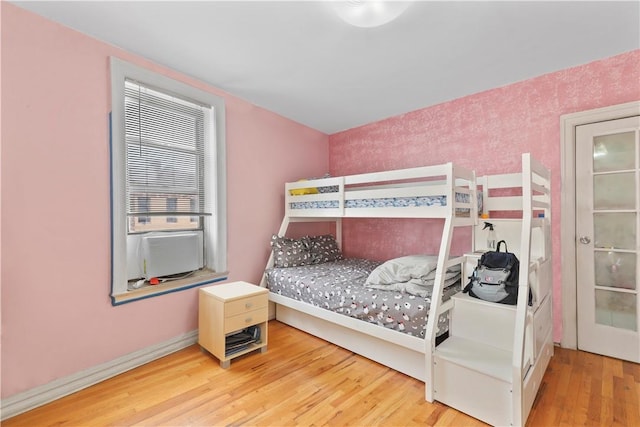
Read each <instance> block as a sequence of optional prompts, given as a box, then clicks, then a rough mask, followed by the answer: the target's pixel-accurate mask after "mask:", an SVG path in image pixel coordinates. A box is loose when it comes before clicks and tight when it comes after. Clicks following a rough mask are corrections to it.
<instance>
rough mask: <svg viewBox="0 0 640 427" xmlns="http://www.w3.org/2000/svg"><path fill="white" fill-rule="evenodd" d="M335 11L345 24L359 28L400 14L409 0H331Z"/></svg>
mask: <svg viewBox="0 0 640 427" xmlns="http://www.w3.org/2000/svg"><path fill="white" fill-rule="evenodd" d="M331 5H332V6H333V8H334V10H335V12H336V13H337V14H338V16H339V17H340V19H342V20H343V21H344V22H346V23H347V24H351V25H354V26H356V27H361V28H371V27H379V26H381V25H384V24H387V23H389V22H391V21H393V20H394V19H396V18H397V17H398V16H400V15H401V14H402V12H404V11H405V10H407V8H408V7H409V6H410V5H411V2H410V1H381V0H350V1H332V2H331Z"/></svg>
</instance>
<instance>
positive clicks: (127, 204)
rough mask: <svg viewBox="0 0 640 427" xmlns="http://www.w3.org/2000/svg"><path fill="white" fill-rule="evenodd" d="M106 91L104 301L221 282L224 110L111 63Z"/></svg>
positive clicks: (216, 102)
mask: <svg viewBox="0 0 640 427" xmlns="http://www.w3.org/2000/svg"><path fill="white" fill-rule="evenodd" d="M111 90H112V112H111V186H112V200H111V210H112V241H113V246H112V290H111V297H112V302H113V303H114V304H121V303H124V302H129V301H132V300H136V299H140V298H147V297H148V296H150V295H152V294H162V293H167V292H173V291H176V290H179V289H183V288H188V287H193V286H198V285H202V284H205V283H211V282H213V281H217V280H222V279H223V278H224V275H225V270H226V217H225V212H226V209H225V205H226V189H225V186H226V171H225V158H224V156H225V129H224V123H225V120H224V114H225V111H224V101H223V100H222V99H221V98H219V97H217V96H215V95H213V94H210V93H208V92H204V91H201V90H199V89H196V88H194V87H191V86H188V85H186V84H184V83H181V82H178V81H175V80H173V79H170V78H167V77H164V76H162V75H159V74H156V73H153V72H151V71H149V70H146V69H143V68H140V67H137V66H134V65H132V64H129V63H126V62H124V61H121V60H119V59H117V58H111ZM184 245H187V246H184ZM172 251H176V253H175V254H173V253H172ZM185 254H188V255H185ZM185 257H186V258H185ZM152 278H153V279H155V278H159V279H160V282H161V285H160V286H153V287H148V286H147V284H148V281H149V280H150V279H152ZM140 287H143V288H145V289H143V290H142V291H141V290H140Z"/></svg>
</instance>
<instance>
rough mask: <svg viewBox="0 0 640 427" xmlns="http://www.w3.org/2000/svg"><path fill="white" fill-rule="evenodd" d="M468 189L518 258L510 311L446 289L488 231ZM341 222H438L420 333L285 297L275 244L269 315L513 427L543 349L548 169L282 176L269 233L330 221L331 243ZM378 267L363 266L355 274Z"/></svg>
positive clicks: (535, 382) (523, 412)
mask: <svg viewBox="0 0 640 427" xmlns="http://www.w3.org/2000/svg"><path fill="white" fill-rule="evenodd" d="M478 188H481V189H482V193H481V195H482V197H481V198H480V199H481V200H482V203H481V205H482V208H481V209H482V212H483V213H484V214H486V215H488V216H489V218H490V219H487V221H491V222H492V223H493V224H494V227H495V231H496V233H497V235H498V239H504V240H506V241H507V242H508V245H509V248H510V250H511V251H512V252H515V253H516V255H517V256H518V258H519V259H520V265H521V266H520V276H519V296H518V304H517V306H505V305H503V304H495V303H487V302H485V301H481V300H477V299H474V298H471V297H469V296H468V295H467V294H462V293H455V294H454V295H451V287H450V286H447V285H451V284H450V282H448V281H447V279H448V278H450V277H451V276H450V271H451V270H455V269H456V266H460V269H461V270H462V277H463V280H464V278H466V277H467V276H469V275H470V273H471V271H472V269H473V267H474V265H475V263H476V262H477V259H478V258H479V256H480V254H481V253H482V252H483V251H484V250H486V235H485V233H486V231H483V230H482V228H483V225H484V224H483V220H479V219H478V213H479V212H478V204H477V203H476V201H477V195H476V191H477V190H478ZM514 189H516V190H515V192H514ZM504 190H507V191H506V192H505V191H504ZM483 216H485V215H483ZM348 217H362V218H364V217H366V218H437V219H441V220H444V226H443V233H442V236H441V239H440V249H439V252H438V254H437V256H436V257H435V261H434V262H435V270H434V271H433V282H432V286H431V289H430V291H429V293H428V295H427V297H426V302H427V303H428V304H427V306H426V307H424V310H426V311H427V312H428V315H425V316H424V320H425V321H426V325H425V327H424V334H407V333H403V332H402V331H398V330H394V329H391V328H388V327H385V325H384V324H383V325H380V324H379V323H378V324H376V323H375V322H374V323H371V322H366V321H365V322H363V321H362V320H360V319H357V318H355V317H352V316H351V315H350V314H351V313H344V312H335V311H330V310H327V309H326V308H325V307H323V306H322V304H313V303H308V302H304V301H302V300H301V299H300V298H296V296H287V295H285V294H283V293H282V292H280V291H278V290H277V285H270V284H268V283H267V281H268V280H267V278H268V276H269V274H270V273H273V271H274V252H276V251H272V253H271V255H270V257H269V261H268V263H267V268H266V270H265V272H266V274H265V276H264V278H263V280H262V282H261V285H262V286H268V287H271V286H273V287H274V289H272V291H271V292H270V300H271V301H272V302H274V303H275V307H276V319H278V320H279V321H281V322H283V323H286V324H289V325H291V326H293V327H296V328H298V329H301V330H303V331H306V332H308V333H311V334H312V335H315V336H318V337H320V338H323V339H325V340H327V341H330V342H332V343H335V344H337V345H339V346H341V347H344V348H346V349H349V350H351V351H353V352H355V353H357V354H360V355H363V356H365V357H367V358H369V359H372V360H374V361H377V362H379V363H381V364H383V365H386V366H388V367H390V368H392V369H395V370H397V371H400V372H403V373H405V374H407V375H409V376H412V377H414V378H417V379H419V380H421V381H424V382H425V383H426V384H425V398H426V400H428V401H430V402H433V401H434V400H437V401H440V402H442V403H445V404H447V405H449V406H452V407H454V408H456V409H459V410H460V411H462V412H465V413H467V414H469V415H471V416H473V417H476V418H478V419H481V420H483V421H485V422H488V423H490V424H494V425H523V424H524V423H525V421H526V418H527V416H528V413H529V411H530V409H531V406H532V404H533V399H534V398H535V395H536V393H537V390H538V388H539V386H540V382H541V379H542V375H543V374H544V371H545V369H546V367H547V365H548V363H549V360H550V357H551V355H552V353H553V345H552V331H551V323H552V320H551V311H552V310H551V307H552V302H551V283H552V282H551V243H550V221H551V204H550V175H549V171H548V170H547V169H545V168H544V167H543V166H542V165H540V164H539V163H538V162H537V161H535V160H534V159H532V158H531V156H530V155H529V154H523V155H522V170H520V171H518V172H517V173H513V174H501V175H490V176H486V177H481V178H478V180H477V181H476V177H475V173H474V172H473V171H469V170H466V169H463V168H459V167H456V166H454V165H453V164H452V163H447V164H444V165H437V166H428V167H422V168H412V169H404V170H395V171H385V172H377V173H369V174H360V175H351V176H344V177H332V178H322V179H316V180H309V181H300V182H293V183H287V184H285V215H284V219H283V221H282V224H281V227H280V229H279V231H278V234H277V236H276V239H278V238H285V235H286V233H287V230H288V228H289V226H290V224H291V223H293V222H307V221H310V222H316V221H334V222H335V227H336V228H335V240H336V242H337V245H340V243H341V238H342V218H348ZM462 226H464V227H471V229H472V233H471V234H472V242H470V247H471V250H470V251H469V253H467V254H465V255H463V256H457V257H451V256H450V253H449V252H450V246H451V240H452V235H453V230H454V228H455V227H462ZM525 260H528V261H527V262H525ZM343 261H344V260H340V259H334V260H331V262H336V263H340V262H343ZM344 262H346V261H344ZM376 266H377V264H374V265H369V266H368V269H366V268H365V270H363V271H366V272H364V273H363V272H362V271H360V272H359V273H358V274H359V275H360V276H359V277H360V278H361V277H362V276H364V275H366V274H370V273H368V272H369V271H370V270H371V268H376ZM295 268H297V267H295ZM295 268H294V269H293V270H295ZM269 280H270V281H272V282H273V278H269ZM296 280H298V279H296V278H295V276H290V277H288V278H287V279H286V281H289V282H295V281H296ZM345 280H349V279H348V278H345ZM529 289H531V291H532V294H533V301H532V304H531V305H530V306H529V305H528V300H527V295H528V294H529ZM449 297H450V298H449ZM345 314H346V315H345ZM445 331H446V333H444V332H445ZM404 332H406V331H404ZM438 337H445V338H446V339H444V340H443V341H441V340H439V339H438Z"/></svg>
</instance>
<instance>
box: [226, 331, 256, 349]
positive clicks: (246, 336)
mask: <svg viewBox="0 0 640 427" xmlns="http://www.w3.org/2000/svg"><path fill="white" fill-rule="evenodd" d="M257 342H260V327H259V326H250V327H248V328H246V329H243V330H241V331H239V332H235V333H232V334H229V335H227V336H226V337H225V355H226V356H229V355H231V354H234V353H238V352H240V351H243V350H245V349H247V348H249V346H250V345H251V344H253V343H257Z"/></svg>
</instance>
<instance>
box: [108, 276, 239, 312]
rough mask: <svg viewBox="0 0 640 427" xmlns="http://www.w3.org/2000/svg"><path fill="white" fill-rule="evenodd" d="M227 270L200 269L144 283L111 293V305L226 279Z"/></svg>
mask: <svg viewBox="0 0 640 427" xmlns="http://www.w3.org/2000/svg"><path fill="white" fill-rule="evenodd" d="M228 274H229V273H228V272H226V271H225V272H222V273H218V272H215V271H212V270H200V271H197V272H196V273H194V274H193V275H191V276H189V277H187V278H184V279H180V280H174V281H171V282H166V283H160V284H158V285H145V286H143V287H141V288H139V289H130V290H128V291H127V292H124V293H121V294H114V295H111V304H112V305H121V304H126V303H128V302H133V301H138V300H141V299H146V298H151V297H155V296H158V295H164V294H168V293H171V292H178V291H182V290H185V289H189V288H194V287H196V286H202V285H207V284H210V283H214V282H220V281H222V280H226V279H227V277H228Z"/></svg>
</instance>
